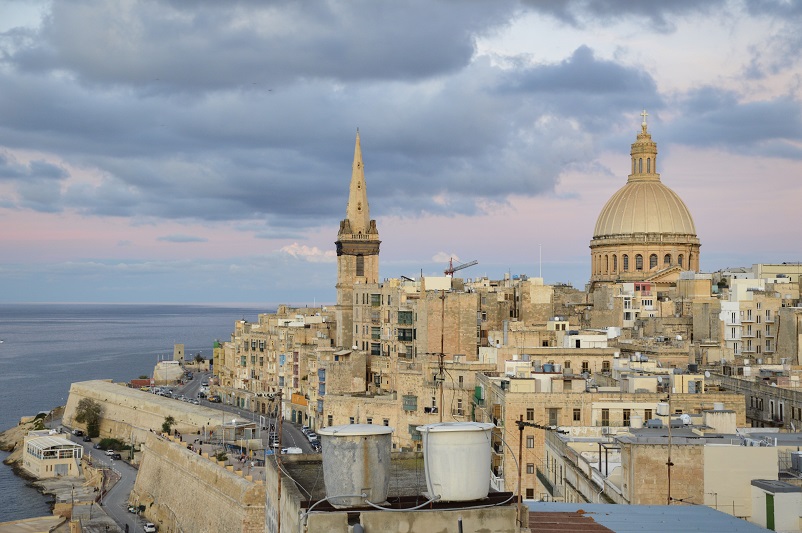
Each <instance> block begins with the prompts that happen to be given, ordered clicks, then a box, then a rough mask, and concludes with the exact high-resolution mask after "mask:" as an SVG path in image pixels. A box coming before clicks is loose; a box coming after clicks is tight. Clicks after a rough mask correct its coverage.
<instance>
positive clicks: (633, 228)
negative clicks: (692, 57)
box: [590, 111, 701, 283]
mask: <svg viewBox="0 0 802 533" xmlns="http://www.w3.org/2000/svg"><path fill="white" fill-rule="evenodd" d="M630 155H631V157H632V173H631V174H630V175H629V177H628V178H627V183H626V184H625V185H624V186H623V187H621V188H620V189H619V190H618V191H616V193H615V194H613V196H612V197H611V198H610V199H609V200H608V201H607V203H606V204H605V205H604V207H603V208H602V210H601V213H599V218H598V219H597V220H596V227H595V229H594V230H593V239H591V241H590V251H591V283H602V282H603V283H608V282H618V281H648V282H650V283H651V282H658V280H659V283H669V282H672V280H673V279H674V278H676V277H677V276H678V273H679V272H681V271H683V270H692V271H694V272H698V271H699V248H700V246H701V244H700V242H699V238H698V237H697V236H696V226H695V225H694V223H693V218H692V217H691V213H690V211H688V207H687V206H686V205H685V203H684V202H683V201H682V200H681V199H680V197H679V196H677V193H675V192H674V191H672V190H671V189H669V188H668V187H666V186H665V185H663V183H662V182H661V181H660V174H658V173H657V144H656V143H655V142H654V141H652V136H651V135H650V134H649V132H648V130H647V127H646V112H645V111H644V112H643V123H642V124H641V131H640V132H639V133H638V136H637V139H636V140H635V142H634V143H632V151H631V153H630Z"/></svg>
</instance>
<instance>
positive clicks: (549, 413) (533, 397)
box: [473, 374, 745, 499]
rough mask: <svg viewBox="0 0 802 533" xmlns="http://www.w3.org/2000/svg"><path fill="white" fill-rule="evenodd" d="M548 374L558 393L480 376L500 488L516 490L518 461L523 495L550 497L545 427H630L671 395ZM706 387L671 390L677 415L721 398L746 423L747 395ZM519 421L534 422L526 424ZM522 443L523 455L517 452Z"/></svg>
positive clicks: (477, 401)
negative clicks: (594, 388) (578, 383)
mask: <svg viewBox="0 0 802 533" xmlns="http://www.w3.org/2000/svg"><path fill="white" fill-rule="evenodd" d="M548 379H549V380H551V381H553V382H554V381H556V382H557V383H558V384H559V386H558V387H556V388H554V387H553V388H552V389H551V390H552V391H553V392H542V391H543V387H542V385H541V381H540V379H538V378H537V377H532V378H510V377H506V376H500V375H489V374H481V375H478V376H477V378H476V390H475V394H474V399H473V402H474V405H475V407H474V414H475V420H477V421H481V422H493V423H494V424H495V425H496V429H495V430H494V431H493V442H492V450H493V456H492V468H493V475H492V476H491V483H492V486H493V487H494V488H495V489H496V490H516V486H517V481H518V472H517V468H516V460H517V461H520V463H521V487H522V491H523V494H524V497H525V498H527V499H534V498H543V497H547V493H548V490H547V488H546V486H545V485H544V483H543V480H542V479H541V478H542V477H543V469H544V468H545V467H544V459H545V452H544V442H545V441H544V439H545V433H546V432H547V431H549V430H548V429H543V428H551V430H556V429H557V428H560V429H569V430H572V429H573V428H582V427H589V428H591V429H592V428H611V429H612V428H616V427H629V426H630V424H631V423H632V421H633V420H636V419H638V418H639V419H640V420H641V421H648V420H650V419H652V418H654V417H656V414H657V409H658V404H659V403H661V402H663V401H664V400H665V399H666V393H663V392H636V393H628V392H622V390H621V389H620V388H618V387H614V388H606V389H603V388H602V387H599V388H598V389H597V390H598V392H589V391H588V390H587V389H586V387H585V386H584V383H583V384H582V386H580V387H574V386H573V381H574V380H573V379H569V380H568V381H569V382H570V388H566V386H565V381H566V377H565V376H564V375H562V374H559V375H558V374H555V375H551V376H548ZM703 389H704V388H702V390H698V391H697V392H696V393H693V394H690V393H685V394H682V393H678V394H672V395H671V405H672V410H673V413H672V414H683V413H684V414H688V413H693V414H699V413H702V412H703V411H704V410H710V409H713V408H714V407H715V404H717V403H723V404H724V408H725V409H728V410H731V411H733V412H734V413H735V415H734V416H735V420H736V423H738V424H740V425H743V424H744V421H745V414H744V401H743V396H741V395H740V394H732V393H719V392H705V391H704V390H703ZM555 390H556V391H557V392H554V391H555ZM518 421H523V422H525V423H528V424H529V425H528V426H523V427H522V428H521V427H519V425H518ZM534 425H539V426H540V427H533V426H534ZM579 431H581V430H579ZM595 431H598V429H596V430H595ZM603 431H604V429H603ZM519 446H520V449H521V451H522V456H521V457H518V449H519ZM514 456H515V457H514Z"/></svg>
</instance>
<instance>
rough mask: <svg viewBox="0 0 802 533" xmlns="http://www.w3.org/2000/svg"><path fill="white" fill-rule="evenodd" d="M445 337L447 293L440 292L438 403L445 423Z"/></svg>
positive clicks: (441, 418)
mask: <svg viewBox="0 0 802 533" xmlns="http://www.w3.org/2000/svg"><path fill="white" fill-rule="evenodd" d="M445 335H446V291H444V290H443V291H440V355H439V358H440V371H439V374H438V379H439V381H440V383H439V386H440V398H439V399H438V401H439V402H440V409H438V412H439V413H440V422H442V421H443V409H444V408H445V405H443V383H444V382H445V380H446V376H445V372H444V367H443V358H444V357H445V356H446V354H445Z"/></svg>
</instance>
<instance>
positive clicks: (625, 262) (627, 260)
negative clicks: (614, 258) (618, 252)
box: [623, 254, 629, 272]
mask: <svg viewBox="0 0 802 533" xmlns="http://www.w3.org/2000/svg"><path fill="white" fill-rule="evenodd" d="M623 260H624V272H629V256H628V255H627V254H624V255H623Z"/></svg>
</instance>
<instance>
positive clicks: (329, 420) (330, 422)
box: [326, 415, 334, 426]
mask: <svg viewBox="0 0 802 533" xmlns="http://www.w3.org/2000/svg"><path fill="white" fill-rule="evenodd" d="M326 425H327V426H333V425H334V417H333V416H332V415H329V416H327V417H326Z"/></svg>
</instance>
